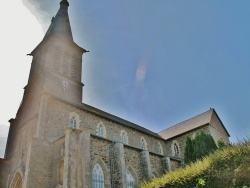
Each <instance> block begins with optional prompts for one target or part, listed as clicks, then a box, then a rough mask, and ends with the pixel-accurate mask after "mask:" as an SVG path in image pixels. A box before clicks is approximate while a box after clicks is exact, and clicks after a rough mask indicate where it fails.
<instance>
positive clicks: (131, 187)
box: [126, 170, 135, 188]
mask: <svg viewBox="0 0 250 188" xmlns="http://www.w3.org/2000/svg"><path fill="white" fill-rule="evenodd" d="M134 186H135V179H134V177H133V176H132V174H131V172H130V171H129V170H127V171H126V187H127V188H134Z"/></svg>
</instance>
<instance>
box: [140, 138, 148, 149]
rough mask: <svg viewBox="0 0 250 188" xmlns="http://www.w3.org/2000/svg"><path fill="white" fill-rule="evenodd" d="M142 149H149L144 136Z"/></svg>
mask: <svg viewBox="0 0 250 188" xmlns="http://www.w3.org/2000/svg"><path fill="white" fill-rule="evenodd" d="M141 149H143V150H146V149H147V145H146V141H145V139H144V138H142V139H141Z"/></svg>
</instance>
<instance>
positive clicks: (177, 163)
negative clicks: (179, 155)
mask: <svg viewBox="0 0 250 188" xmlns="http://www.w3.org/2000/svg"><path fill="white" fill-rule="evenodd" d="M170 163H171V171H173V170H176V169H177V168H180V167H181V162H180V161H179V160H175V159H173V158H171V159H170Z"/></svg>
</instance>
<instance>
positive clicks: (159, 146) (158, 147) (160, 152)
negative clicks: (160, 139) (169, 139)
mask: <svg viewBox="0 0 250 188" xmlns="http://www.w3.org/2000/svg"><path fill="white" fill-rule="evenodd" d="M157 149H158V153H159V154H163V152H162V147H161V144H160V143H158V146H157Z"/></svg>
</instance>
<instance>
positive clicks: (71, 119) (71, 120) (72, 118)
mask: <svg viewBox="0 0 250 188" xmlns="http://www.w3.org/2000/svg"><path fill="white" fill-rule="evenodd" d="M70 126H71V128H72V129H76V118H75V116H72V117H71V118H70Z"/></svg>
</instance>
